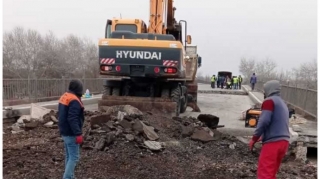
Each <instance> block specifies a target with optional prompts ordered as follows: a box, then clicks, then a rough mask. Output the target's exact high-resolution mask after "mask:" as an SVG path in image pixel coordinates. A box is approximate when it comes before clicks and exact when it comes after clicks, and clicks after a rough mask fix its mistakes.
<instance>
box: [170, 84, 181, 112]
mask: <svg viewBox="0 0 320 179" xmlns="http://www.w3.org/2000/svg"><path fill="white" fill-rule="evenodd" d="M180 97H181V89H180V87H179V86H177V87H176V88H173V89H172V91H171V99H173V101H174V102H176V103H177V107H176V110H175V115H176V116H179V114H180V110H181V100H180Z"/></svg>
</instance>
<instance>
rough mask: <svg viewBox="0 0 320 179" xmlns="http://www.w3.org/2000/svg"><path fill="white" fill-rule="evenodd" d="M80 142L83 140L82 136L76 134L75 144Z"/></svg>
mask: <svg viewBox="0 0 320 179" xmlns="http://www.w3.org/2000/svg"><path fill="white" fill-rule="evenodd" d="M82 142H83V137H82V135H78V136H77V137H76V144H82Z"/></svg>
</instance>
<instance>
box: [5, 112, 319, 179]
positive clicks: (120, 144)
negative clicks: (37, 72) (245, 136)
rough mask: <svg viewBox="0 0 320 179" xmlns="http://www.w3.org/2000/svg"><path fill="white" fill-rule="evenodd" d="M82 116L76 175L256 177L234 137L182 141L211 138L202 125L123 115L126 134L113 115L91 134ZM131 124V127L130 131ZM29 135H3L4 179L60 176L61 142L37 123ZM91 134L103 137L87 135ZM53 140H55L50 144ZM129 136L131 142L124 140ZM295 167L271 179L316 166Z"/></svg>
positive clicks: (311, 174)
mask: <svg viewBox="0 0 320 179" xmlns="http://www.w3.org/2000/svg"><path fill="white" fill-rule="evenodd" d="M85 113H86V120H85V122H84V129H83V132H84V133H83V135H84V144H83V145H82V149H86V150H82V151H81V158H82V159H81V165H79V168H78V169H77V170H76V176H81V177H82V178H105V176H108V177H109V178H133V179H135V178H203V179H205V178H227V179H229V178H254V177H255V175H256V167H257V166H256V162H257V160H258V158H257V156H254V155H252V154H251V152H250V151H249V150H248V146H247V144H243V143H242V142H240V141H238V140H237V139H236V138H234V137H232V136H229V135H227V134H219V130H212V129H211V131H212V132H213V133H214V135H213V136H214V137H213V138H214V141H212V142H206V143H203V142H198V141H193V140H190V139H191V138H190V137H188V136H187V137H182V134H183V127H187V128H190V129H193V130H194V129H195V128H196V129H199V130H200V129H201V130H203V131H204V132H207V133H208V134H209V136H210V137H211V135H210V131H209V130H208V129H207V126H206V125H205V124H204V123H202V122H200V121H198V120H197V119H196V118H193V117H181V118H177V119H172V118H171V117H169V116H165V115H163V114H157V113H154V114H153V115H152V116H150V115H148V114H144V115H143V116H142V118H137V117H134V116H133V117H132V116H128V115H126V116H124V120H127V121H128V122H130V123H132V127H131V130H126V129H124V128H123V127H122V126H121V125H120V121H118V119H117V112H116V113H114V114H110V121H108V122H107V123H102V124H101V125H97V126H95V128H94V129H93V128H92V129H91V125H90V122H89V118H90V117H89V116H93V115H100V114H99V113H98V112H91V111H85ZM129 118H130V119H129ZM141 122H143V123H144V124H145V125H146V126H149V127H150V129H152V130H154V132H155V133H156V134H157V135H158V137H159V138H158V139H157V141H151V140H149V139H148V138H147V137H146V136H145V134H144V131H143V125H142V123H141ZM135 124H136V125H137V126H138V127H137V128H134V126H135ZM138 124H140V125H138ZM4 130H8V128H4ZM34 131H36V132H34ZM34 131H26V132H23V134H19V133H18V134H15V135H13V134H11V133H10V132H9V131H5V132H6V135H4V142H3V143H4V144H3V145H4V149H3V153H4V167H3V168H4V174H3V175H4V178H59V177H60V176H61V171H62V172H63V166H64V161H63V160H61V159H63V150H64V149H63V141H61V138H60V137H59V136H58V135H57V133H58V130H49V129H46V128H44V127H43V124H41V125H39V126H38V128H35V129H34ZM91 131H103V132H97V133H94V132H93V133H92V132H91ZM136 131H141V132H140V133H138V132H136ZM126 132H129V133H126ZM194 132H195V131H193V133H194ZM193 133H192V134H193ZM176 134H177V135H176ZM54 135H57V137H55V138H54V139H52V136H54ZM132 136H134V140H133V141H129V140H131V139H132ZM31 139H32V140H31ZM57 139H60V140H57ZM15 143H16V144H15ZM234 143H235V144H236V145H235V144H234ZM92 150H94V151H92ZM48 152H49V153H48ZM48 154H50V155H48ZM25 161H28V162H25ZM296 163H297V162H291V161H290V162H288V163H283V164H282V166H281V169H280V171H279V173H278V175H277V177H278V178H296V177H300V178H317V177H316V171H317V168H316V167H311V168H310V167H309V166H308V165H306V164H303V163H302V164H301V166H296V165H295V164H296ZM52 164H53V165H54V166H53V165H52ZM97 164H99V165H97ZM17 166H18V167H17ZM22 167H23V168H22ZM52 167H54V169H55V170H53V168H52ZM57 171H60V172H57ZM110 171H111V172H110ZM293 172H294V174H293Z"/></svg>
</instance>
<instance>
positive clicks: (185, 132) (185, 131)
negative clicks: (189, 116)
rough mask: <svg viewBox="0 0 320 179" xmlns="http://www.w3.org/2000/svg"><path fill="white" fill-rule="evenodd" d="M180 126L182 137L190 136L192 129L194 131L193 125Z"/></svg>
mask: <svg viewBox="0 0 320 179" xmlns="http://www.w3.org/2000/svg"><path fill="white" fill-rule="evenodd" d="M181 128H182V131H181V136H182V137H190V136H191V135H192V134H193V131H194V127H193V125H188V126H181Z"/></svg>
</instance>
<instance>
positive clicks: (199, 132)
mask: <svg viewBox="0 0 320 179" xmlns="http://www.w3.org/2000/svg"><path fill="white" fill-rule="evenodd" d="M191 139H192V140H195V141H201V142H209V141H213V140H214V139H213V137H212V136H210V134H209V133H208V132H207V131H205V130H204V129H202V128H200V129H199V128H196V129H195V131H194V133H193V134H192V136H191Z"/></svg>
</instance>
